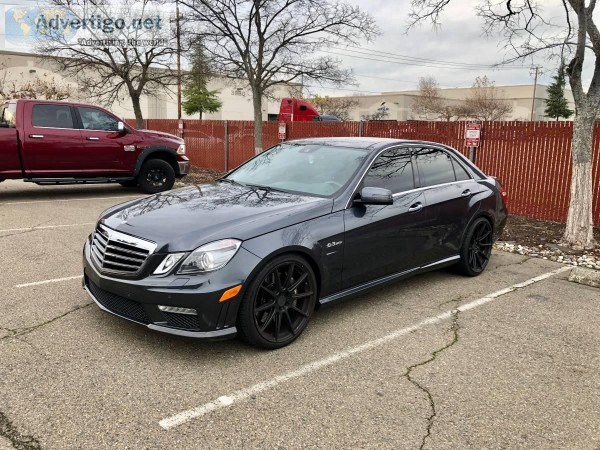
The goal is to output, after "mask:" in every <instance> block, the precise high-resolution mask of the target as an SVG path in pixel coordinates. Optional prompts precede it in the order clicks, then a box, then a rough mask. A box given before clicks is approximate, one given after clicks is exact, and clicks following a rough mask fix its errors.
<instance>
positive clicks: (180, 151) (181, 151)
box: [177, 144, 185, 155]
mask: <svg viewBox="0 0 600 450" xmlns="http://www.w3.org/2000/svg"><path fill="white" fill-rule="evenodd" d="M177 154H178V155H185V144H181V145H180V146H179V147H177Z"/></svg>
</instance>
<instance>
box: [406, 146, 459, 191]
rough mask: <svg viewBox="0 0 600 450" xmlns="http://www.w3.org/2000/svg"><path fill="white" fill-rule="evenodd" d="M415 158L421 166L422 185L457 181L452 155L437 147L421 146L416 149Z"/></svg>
mask: <svg viewBox="0 0 600 450" xmlns="http://www.w3.org/2000/svg"><path fill="white" fill-rule="evenodd" d="M415 159H416V162H417V166H418V167H419V174H420V179H421V186H423V187H427V186H435V185H436V184H443V183H451V182H453V181H456V176H455V175H454V168H453V166H452V160H451V159H450V155H449V154H448V153H446V152H445V151H443V150H440V149H437V148H420V149H417V150H416V151H415Z"/></svg>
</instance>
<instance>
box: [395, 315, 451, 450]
mask: <svg viewBox="0 0 600 450" xmlns="http://www.w3.org/2000/svg"><path fill="white" fill-rule="evenodd" d="M459 313H460V311H458V310H454V311H452V325H451V326H450V331H451V332H452V340H451V341H450V342H449V343H447V344H446V345H444V346H443V347H441V348H438V349H437V350H434V351H433V352H432V353H431V355H430V357H429V358H427V359H426V360H425V361H421V362H419V363H417V364H413V365H412V366H410V367H408V368H407V369H406V372H405V373H404V374H403V376H404V377H406V379H407V380H408V381H410V382H411V383H412V384H413V385H415V386H416V387H417V388H418V389H419V390H420V391H422V392H423V393H424V394H425V395H426V396H427V400H428V402H429V408H430V414H429V416H428V417H427V429H426V431H425V434H424V435H423V438H422V440H421V445H420V446H419V449H420V450H423V449H424V448H425V444H426V443H427V439H429V437H430V436H431V430H432V428H433V423H434V421H435V417H436V416H437V409H436V405H435V400H434V398H433V395H432V394H431V392H430V391H429V389H428V388H427V387H426V386H424V385H423V384H421V383H419V382H418V381H417V380H415V378H414V376H413V374H412V372H413V370H414V369H416V368H419V367H423V366H426V365H427V364H429V363H431V362H433V361H435V360H436V358H437V357H438V355H439V354H440V353H442V352H444V351H446V350H448V349H449V348H450V347H452V346H453V345H455V344H456V343H457V342H458V338H459V331H460V325H459V323H458V315H459Z"/></svg>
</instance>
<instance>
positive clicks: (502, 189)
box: [494, 177, 508, 206]
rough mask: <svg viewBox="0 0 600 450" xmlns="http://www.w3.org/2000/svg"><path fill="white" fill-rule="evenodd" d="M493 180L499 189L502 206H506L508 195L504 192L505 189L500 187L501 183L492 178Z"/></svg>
mask: <svg viewBox="0 0 600 450" xmlns="http://www.w3.org/2000/svg"><path fill="white" fill-rule="evenodd" d="M494 179H495V180H496V181H497V182H498V187H499V188H500V197H502V203H504V206H506V205H507V204H508V193H507V192H506V189H504V188H503V187H502V182H501V181H500V180H499V179H498V178H495V177H494Z"/></svg>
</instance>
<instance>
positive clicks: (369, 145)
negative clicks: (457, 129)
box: [287, 137, 446, 151]
mask: <svg viewBox="0 0 600 450" xmlns="http://www.w3.org/2000/svg"><path fill="white" fill-rule="evenodd" d="M287 142H288V143H293V144H302V145H310V144H322V145H331V146H335V147H349V148H362V149H365V150H371V151H377V150H380V149H382V148H385V147H389V146H391V145H401V144H425V145H427V144H429V145H441V146H443V147H446V146H445V145H444V144H440V143H439V142H430V141H418V140H411V139H393V138H378V137H324V138H303V139H295V140H292V141H287Z"/></svg>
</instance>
